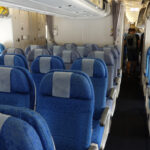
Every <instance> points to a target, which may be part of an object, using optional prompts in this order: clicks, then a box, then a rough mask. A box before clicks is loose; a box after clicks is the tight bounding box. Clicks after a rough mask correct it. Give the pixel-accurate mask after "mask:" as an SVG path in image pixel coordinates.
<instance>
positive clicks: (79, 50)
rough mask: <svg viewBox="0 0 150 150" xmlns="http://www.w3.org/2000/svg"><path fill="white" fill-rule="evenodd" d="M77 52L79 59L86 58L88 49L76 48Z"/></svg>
mask: <svg viewBox="0 0 150 150" xmlns="http://www.w3.org/2000/svg"><path fill="white" fill-rule="evenodd" d="M77 51H78V53H79V54H80V56H81V57H87V56H88V54H89V51H90V49H89V48H88V47H84V46H78V47H77Z"/></svg>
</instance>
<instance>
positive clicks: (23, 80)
mask: <svg viewBox="0 0 150 150" xmlns="http://www.w3.org/2000/svg"><path fill="white" fill-rule="evenodd" d="M9 70H10V71H9ZM0 75H1V79H0V83H1V85H0V89H1V91H0V104H1V105H2V104H3V105H12V106H18V107H27V108H31V109H34V104H35V87H34V82H33V79H32V77H31V75H30V73H29V72H28V71H27V70H26V69H24V68H22V67H0ZM6 81H7V82H6ZM6 83H7V84H6Z"/></svg>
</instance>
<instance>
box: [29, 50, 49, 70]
mask: <svg viewBox="0 0 150 150" xmlns="http://www.w3.org/2000/svg"><path fill="white" fill-rule="evenodd" d="M41 55H49V56H50V55H52V53H50V52H49V51H48V50H47V49H33V50H32V51H30V52H29V54H28V57H27V60H28V64H29V68H30V67H31V64H32V62H33V61H34V60H35V59H36V57H38V56H41Z"/></svg>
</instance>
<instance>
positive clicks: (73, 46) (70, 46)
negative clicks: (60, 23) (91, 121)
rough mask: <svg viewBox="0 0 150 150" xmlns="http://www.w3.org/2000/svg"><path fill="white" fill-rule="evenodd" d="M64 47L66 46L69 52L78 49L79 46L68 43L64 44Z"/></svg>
mask: <svg viewBox="0 0 150 150" xmlns="http://www.w3.org/2000/svg"><path fill="white" fill-rule="evenodd" d="M64 46H65V49H67V50H72V49H76V47H77V45H76V44H74V43H66V44H64Z"/></svg>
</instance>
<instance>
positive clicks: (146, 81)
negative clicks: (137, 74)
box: [145, 77, 149, 85]
mask: <svg viewBox="0 0 150 150" xmlns="http://www.w3.org/2000/svg"><path fill="white" fill-rule="evenodd" d="M145 83H146V85H148V84H149V80H148V78H147V77H145Z"/></svg>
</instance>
